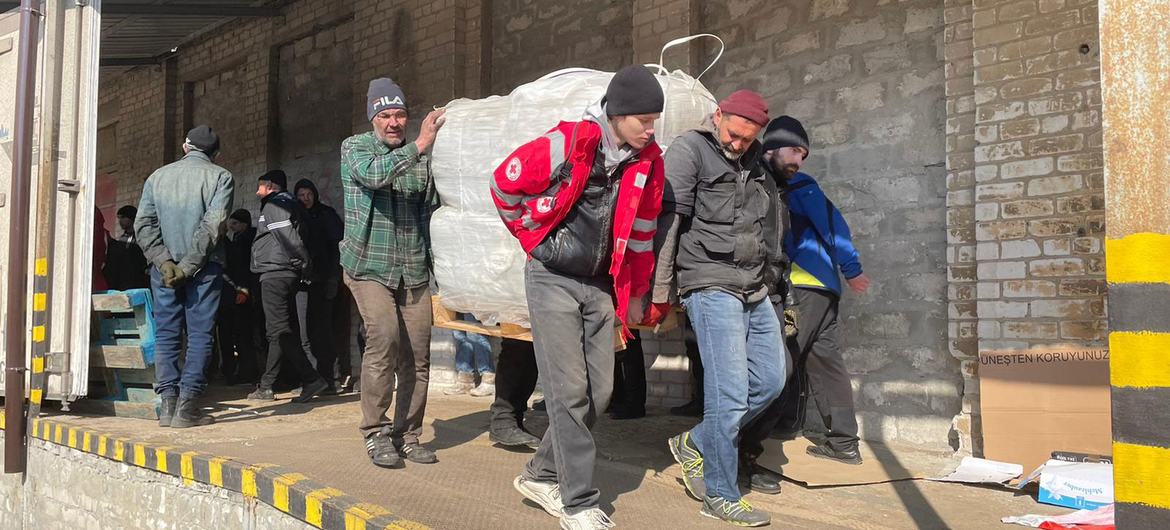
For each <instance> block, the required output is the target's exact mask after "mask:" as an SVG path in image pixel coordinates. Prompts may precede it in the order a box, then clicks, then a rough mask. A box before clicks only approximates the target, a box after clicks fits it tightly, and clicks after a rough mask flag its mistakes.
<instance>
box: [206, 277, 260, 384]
mask: <svg viewBox="0 0 1170 530" xmlns="http://www.w3.org/2000/svg"><path fill="white" fill-rule="evenodd" d="M255 303H256V300H255V299H254V298H252V297H251V296H249V297H248V299H247V301H245V302H244V303H242V304H237V303H236V290H235V289H233V288H230V287H229V288H225V289H224V290H223V294H222V295H221V296H220V301H219V318H218V322H217V323H216V327H217V328H218V331H219V355H220V361H219V369H220V373H222V374H223V376H224V377H225V378H226V379H227V380H228V381H229V382H248V383H252V382H255V381H256V379H257V378H258V377H259V373H260V364H259V362H258V361H257V359H256V340H255V336H254V333H255V332H256V330H255V326H256V319H255V315H256V308H255V307H254V304H255Z"/></svg>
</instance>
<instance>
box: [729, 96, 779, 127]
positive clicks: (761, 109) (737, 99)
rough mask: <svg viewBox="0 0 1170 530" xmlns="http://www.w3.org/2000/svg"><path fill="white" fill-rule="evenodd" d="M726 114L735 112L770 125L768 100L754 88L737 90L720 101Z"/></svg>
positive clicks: (761, 124)
mask: <svg viewBox="0 0 1170 530" xmlns="http://www.w3.org/2000/svg"><path fill="white" fill-rule="evenodd" d="M719 109H720V110H722V111H723V113H724V114H735V115H736V116H741V117H743V118H745V119H747V120H749V121H752V122H754V123H756V124H757V125H759V126H760V127H764V126H766V125H768V102H767V101H764V97H763V96H761V95H759V94H757V93H756V92H754V91H752V90H736V91H735V92H732V93H731V95H730V96H727V98H726V99H724V100H723V101H720V102H719Z"/></svg>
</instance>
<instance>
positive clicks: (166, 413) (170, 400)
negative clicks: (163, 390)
mask: <svg viewBox="0 0 1170 530" xmlns="http://www.w3.org/2000/svg"><path fill="white" fill-rule="evenodd" d="M161 399H162V403H161V404H160V405H159V407H158V426H159V427H170V426H171V418H174V417H175V407H176V406H177V405H178V403H179V396H163V397H162V398H161Z"/></svg>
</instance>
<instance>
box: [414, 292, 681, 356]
mask: <svg viewBox="0 0 1170 530" xmlns="http://www.w3.org/2000/svg"><path fill="white" fill-rule="evenodd" d="M679 312H680V311H672V312H671V313H670V314H669V315H667V316H666V318H665V319H664V320H663V321H662V323H661V324H659V325H657V326H630V328H631V329H637V330H642V331H650V332H653V333H666V332H668V331H670V330H673V329H674V328H677V327H678V324H679ZM431 313H432V314H433V315H434V325H435V327H437V328H444V329H452V330H456V331H465V332H468V333H478V334H480V335H487V336H489V337H502V338H506V339H516V340H526V341H528V342H532V330H531V329H528V328H526V327H524V326H519V325H516V324H509V323H506V322H505V323H500V324H498V325H495V326H489V325H486V324H480V323H476V322H467V321H465V320H461V319H460V318H459V313H456V312H455V311H452V310H450V309H447V308H446V307H443V303H442V300H440V299H439V295H433V296H432V297H431ZM614 341H615V347H617V349H619V350H624V349H625V347H626V344H625V341H624V340H623V339H622V334H621V333H614Z"/></svg>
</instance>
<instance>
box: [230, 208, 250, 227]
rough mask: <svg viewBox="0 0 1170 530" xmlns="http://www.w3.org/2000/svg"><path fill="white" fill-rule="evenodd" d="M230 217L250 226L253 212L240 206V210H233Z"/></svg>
mask: <svg viewBox="0 0 1170 530" xmlns="http://www.w3.org/2000/svg"><path fill="white" fill-rule="evenodd" d="M228 217H230V218H232V219H235V220H237V221H239V222H241V223H244V224H246V225H248V226H252V212H249V211H248V210H245V209H243V208H240V209H239V210H236V211H234V212H232V214H231V215H229V216H228Z"/></svg>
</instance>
